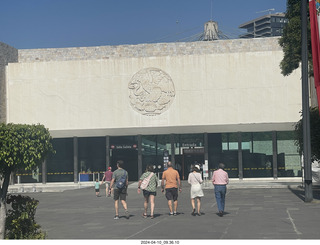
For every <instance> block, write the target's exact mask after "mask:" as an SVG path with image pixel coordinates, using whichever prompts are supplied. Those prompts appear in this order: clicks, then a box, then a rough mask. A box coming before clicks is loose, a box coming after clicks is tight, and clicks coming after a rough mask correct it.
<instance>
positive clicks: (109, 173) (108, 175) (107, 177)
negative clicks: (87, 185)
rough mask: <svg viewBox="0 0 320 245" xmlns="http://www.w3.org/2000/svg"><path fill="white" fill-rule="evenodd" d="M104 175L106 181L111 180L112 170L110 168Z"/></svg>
mask: <svg viewBox="0 0 320 245" xmlns="http://www.w3.org/2000/svg"><path fill="white" fill-rule="evenodd" d="M104 176H105V181H111V180H112V172H111V171H110V170H108V171H107V172H105V173H104Z"/></svg>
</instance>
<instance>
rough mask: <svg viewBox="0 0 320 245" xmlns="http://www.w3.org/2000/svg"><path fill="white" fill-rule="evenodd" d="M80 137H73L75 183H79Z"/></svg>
mask: <svg viewBox="0 0 320 245" xmlns="http://www.w3.org/2000/svg"><path fill="white" fill-rule="evenodd" d="M78 172H79V171H78V137H76V136H74V137H73V181H74V183H78Z"/></svg>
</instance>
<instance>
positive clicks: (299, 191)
mask: <svg viewBox="0 0 320 245" xmlns="http://www.w3.org/2000/svg"><path fill="white" fill-rule="evenodd" d="M288 189H289V190H290V191H291V192H292V193H293V194H295V195H296V196H297V197H298V198H300V199H301V200H302V201H305V190H304V188H303V187H302V186H299V187H297V188H292V187H291V186H288ZM312 190H313V199H314V200H317V201H320V186H313V188H312Z"/></svg>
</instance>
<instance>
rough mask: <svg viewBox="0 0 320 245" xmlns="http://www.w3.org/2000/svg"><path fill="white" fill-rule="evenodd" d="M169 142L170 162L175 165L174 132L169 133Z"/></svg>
mask: <svg viewBox="0 0 320 245" xmlns="http://www.w3.org/2000/svg"><path fill="white" fill-rule="evenodd" d="M170 143H171V163H172V164H173V166H176V157H175V156H176V148H175V147H174V143H175V142H174V134H171V135H170Z"/></svg>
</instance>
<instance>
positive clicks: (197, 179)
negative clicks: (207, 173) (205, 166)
mask: <svg viewBox="0 0 320 245" xmlns="http://www.w3.org/2000/svg"><path fill="white" fill-rule="evenodd" d="M202 182H203V180H202V176H201V173H200V166H199V165H195V166H194V167H193V171H192V172H191V173H189V176H188V183H189V184H190V185H191V190H190V196H191V206H192V213H191V215H193V216H195V215H196V206H195V199H196V200H197V215H198V216H201V212H200V208H201V197H203V196H204V194H203V191H202V187H201V184H202Z"/></svg>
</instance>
